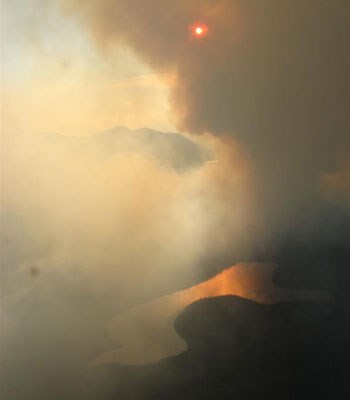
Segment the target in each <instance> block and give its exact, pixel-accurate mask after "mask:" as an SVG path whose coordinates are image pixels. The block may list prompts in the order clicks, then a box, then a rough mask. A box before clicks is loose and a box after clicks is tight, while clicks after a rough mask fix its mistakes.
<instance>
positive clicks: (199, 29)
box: [191, 23, 208, 38]
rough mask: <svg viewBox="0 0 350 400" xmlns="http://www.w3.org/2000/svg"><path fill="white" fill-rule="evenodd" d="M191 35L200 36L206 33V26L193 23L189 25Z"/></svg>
mask: <svg viewBox="0 0 350 400" xmlns="http://www.w3.org/2000/svg"><path fill="white" fill-rule="evenodd" d="M191 30H192V35H193V36H194V37H197V38H200V37H203V36H206V35H207V34H208V27H207V25H204V24H198V23H197V24H194V25H192V27H191Z"/></svg>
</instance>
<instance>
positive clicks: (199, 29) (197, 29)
mask: <svg viewBox="0 0 350 400" xmlns="http://www.w3.org/2000/svg"><path fill="white" fill-rule="evenodd" d="M195 32H196V35H201V34H202V33H203V28H202V27H200V26H198V27H197V28H196V30H195Z"/></svg>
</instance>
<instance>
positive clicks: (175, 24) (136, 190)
mask: <svg viewBox="0 0 350 400" xmlns="http://www.w3.org/2000/svg"><path fill="white" fill-rule="evenodd" d="M2 8H3V10H2V11H3V16H2V20H3V38H2V61H3V62H2V91H3V95H2V102H3V106H2V117H1V118H2V131H3V139H2V144H3V149H2V164H3V165H2V191H3V196H2V209H1V219H2V236H3V239H2V278H3V279H2V281H3V284H2V288H1V290H2V296H3V302H2V303H3V305H2V310H1V313H2V320H3V321H5V322H3V326H4V327H5V328H4V329H3V333H4V335H3V337H4V339H3V340H4V343H6V348H7V351H6V352H4V365H5V369H6V371H7V372H6V374H7V377H8V379H9V382H10V385H9V387H16V386H17V385H18V379H19V376H22V375H23V373H24V372H23V371H27V370H28V369H29V370H31V372H30V373H29V375H28V376H27V379H26V381H25V383H24V389H23V391H22V392H21V391H19V392H17V394H16V396H17V397H15V399H16V400H19V399H22V398H23V399H24V398H25V399H26V400H27V399H31V398H33V399H34V398H50V399H54V398H56V397H54V396H53V393H56V392H55V390H54V388H55V386H54V385H53V384H52V382H51V381H50V379H52V376H54V375H55V374H56V373H57V371H58V370H65V371H66V372H67V374H66V376H65V377H62V379H63V380H64V382H66V383H67V382H70V381H74V382H75V383H76V385H73V386H74V387H73V386H72V387H71V392H69V393H68V392H66V393H63V394H62V393H61V392H57V393H56V394H55V395H56V396H57V398H60V399H61V398H65V399H70V398H72V399H75V398H79V397H77V395H76V393H77V392H79V390H80V389H79V388H80V386H79V385H80V383H77V382H78V381H79V382H80V381H81V380H83V378H82V376H85V375H84V374H85V372H84V373H83V372H81V373H80V372H76V371H78V370H79V368H76V367H74V368H73V367H72V365H79V366H81V365H88V363H89V362H90V361H91V360H92V359H94V358H96V357H97V356H98V354H100V353H103V352H106V351H108V350H110V348H109V343H107V339H106V337H105V333H104V332H103V328H104V325H105V323H106V322H107V321H108V319H111V318H112V317H114V316H115V314H117V313H118V312H119V311H120V310H123V309H126V308H127V307H129V306H131V305H135V304H137V303H138V302H143V301H146V300H149V299H152V298H155V297H157V296H160V295H165V294H169V293H171V292H174V291H177V290H181V289H185V288H186V287H189V286H191V285H193V284H196V283H198V282H200V281H201V280H203V279H205V278H208V277H210V276H212V275H214V274H215V273H217V272H218V271H220V270H221V269H223V268H229V267H231V265H232V263H236V262H240V261H259V260H260V259H261V257H262V256H264V257H270V256H271V257H272V254H275V252H277V253H278V248H279V246H280V244H281V243H282V242H283V243H285V242H286V241H287V242H288V239H289V238H291V237H293V240H297V241H300V242H307V243H308V245H310V246H311V247H312V246H314V245H315V246H316V247H317V246H319V245H320V243H321V245H322V246H328V245H333V244H339V246H344V245H345V246H346V245H347V243H348V240H349V236H348V235H349V220H350V219H349V218H350V217H349V205H350V161H349V160H350V132H349V129H350V114H349V104H350V52H349V49H348V47H349V27H348V25H349V19H350V3H349V1H347V0H334V1H328V0H308V1H305V0H265V1H261V0H215V1H214V0H148V1H143V0H90V1H83V0H29V1H26V2H22V1H19V0H14V1H8V2H6V3H5V2H4V4H3V5H2ZM197 23H198V24H204V26H205V27H207V29H208V30H207V32H205V35H203V36H201V37H194V36H193V26H194V25H195V24H197ZM115 127H119V128H115ZM121 127H123V128H121ZM145 127H147V128H151V129H153V130H149V129H148V130H147V129H139V130H136V131H135V130H134V129H138V128H145ZM130 129H132V130H130ZM169 131H172V132H175V131H176V132H178V133H179V134H170V133H166V132H169ZM295 238H296V239H295ZM264 261H272V262H273V261H275V260H273V259H271V260H270V259H268V260H264ZM70 326H72V329H71V330H70V329H69V327H70ZM67 327H68V328H67ZM24 332H26V335H25V336H24V335H23V333H24ZM53 332H54V335H53ZM52 335H53V336H54V339H53V341H52V342H50V340H49V337H52ZM63 338H64V339H63ZM82 338H85V339H84V340H82ZM78 340H82V342H83V343H80V345H79V346H78V348H75V343H76V342H77V341H78ZM42 343H45V345H42ZM55 343H56V344H57V343H60V345H62V346H63V347H65V349H66V351H67V352H68V353H69V356H67V355H66V357H65V356H64V355H63V353H62V351H56V349H55ZM58 347H59V346H58ZM18 349H19V350H18ZM34 354H35V355H37V354H39V356H38V357H39V359H40V360H41V362H40V365H41V367H36V368H34V369H32V368H31V366H32V360H33V358H34V357H36V356H34ZM52 360H54V361H52ZM72 360H74V362H73V361H72ZM74 363H76V364H74ZM47 365H50V368H48V369H47V370H49V373H48V375H46V377H47V379H46V380H45V379H44V381H46V383H45V384H42V383H40V379H38V376H39V375H40V374H42V373H43V371H45V369H46V366H47ZM57 368H58V369H57ZM18 371H20V372H18ZM50 374H52V376H51V375H50ZM50 376H51V378H50ZM49 378H50V379H49ZM67 387H69V385H68V386H67ZM67 390H68V389H67ZM69 390H70V389H69ZM76 391H77V392H76ZM6 393H7V392H6ZM8 393H10V394H11V396H12V397H11V398H13V393H12V392H10V391H9V392H8ZM74 393H75V394H74ZM10 394H9V396H10ZM60 396H61V397H60ZM62 396H63V397H62ZM9 398H10V397H9Z"/></svg>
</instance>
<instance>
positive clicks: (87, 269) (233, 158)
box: [0, 128, 255, 400]
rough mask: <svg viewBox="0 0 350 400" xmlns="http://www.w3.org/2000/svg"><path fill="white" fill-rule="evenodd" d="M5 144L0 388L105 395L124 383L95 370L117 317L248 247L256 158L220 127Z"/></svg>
mask: <svg viewBox="0 0 350 400" xmlns="http://www.w3.org/2000/svg"><path fill="white" fill-rule="evenodd" d="M3 143H4V150H3V163H4V164H3V165H4V168H3V171H2V172H3V174H2V187H3V189H4V193H3V196H2V210H1V211H2V215H1V222H2V232H1V233H2V242H1V251H2V254H1V263H2V270H1V278H2V287H1V289H2V293H1V295H2V299H1V308H0V317H1V323H2V327H1V342H2V353H1V362H0V368H1V371H2V372H1V375H2V376H3V377H4V387H3V388H1V391H2V393H4V396H5V398H6V399H16V400H17V399H18V400H20V399H23V398H25V399H31V398H33V399H34V398H37V396H38V395H39V396H44V397H48V398H57V399H59V398H65V399H76V398H86V399H87V398H93V399H94V398H100V396H101V393H102V392H101V389H100V390H99V392H98V393H97V394H96V393H95V394H94V393H92V392H91V391H90V389H89V387H85V385H86V382H89V381H91V382H92V383H91V384H92V385H94V382H95V381H94V379H96V380H97V381H98V382H99V383H98V385H102V386H103V387H105V388H104V389H103V393H104V394H106V392H107V391H108V390H109V389H108V388H109V387H110V385H113V384H114V383H115V378H112V379H109V378H108V376H107V377H105V376H104V372H103V371H102V372H99V371H95V370H94V369H91V368H90V367H89V364H90V363H91V361H92V360H93V359H94V358H96V357H97V356H98V355H99V354H100V353H103V352H106V351H108V350H109V349H112V348H113V347H114V345H113V343H112V342H111V341H110V340H109V338H108V336H107V335H106V331H105V330H104V326H105V324H106V322H107V321H108V320H109V319H111V318H112V317H113V316H115V315H116V314H117V313H119V312H121V311H122V310H125V309H128V307H130V306H132V305H135V304H137V303H141V302H144V301H146V300H149V299H152V298H154V297H157V296H160V295H162V294H166V293H171V292H173V291H176V290H178V289H181V288H185V287H188V286H190V285H191V284H193V283H195V282H198V281H200V280H201V279H203V273H202V272H203V271H202V270H201V266H202V263H203V260H207V259H216V258H220V257H223V256H225V252H226V251H227V249H230V250H231V249H232V242H233V247H234V248H235V249H236V251H237V252H238V251H239V253H240V254H242V255H243V254H244V253H245V254H246V253H247V251H248V248H249V242H250V239H249V237H248V236H249V235H246V234H245V233H244V232H245V227H246V226H247V221H249V220H250V221H251V223H253V220H254V218H253V215H254V209H255V207H254V205H253V201H251V196H250V194H251V182H250V178H249V176H248V174H247V172H246V171H247V167H246V165H245V164H246V161H245V160H244V159H243V158H242V157H241V156H240V155H239V154H238V153H237V152H236V151H235V147H234V146H233V145H232V143H231V144H230V143H224V142H222V141H218V140H217V139H215V138H213V137H212V136H206V137H203V138H202V139H201V143H200V144H198V143H194V142H192V141H191V140H189V139H187V138H185V137H183V136H181V135H177V134H171V133H168V134H167V133H161V132H155V131H152V130H147V129H143V130H142V129H141V130H139V131H130V130H128V129H126V128H116V129H112V130H110V131H107V132H102V133H100V134H98V135H96V136H92V137H84V138H74V137H66V136H63V135H59V134H50V133H48V134H33V135H32V134H22V135H19V134H15V133H14V132H12V133H11V134H6V135H4V140H3ZM180 150H181V157H179V156H178V152H179V151H180ZM213 157H217V158H218V159H219V160H220V162H215V161H217V160H216V158H213ZM228 187H230V188H231V189H230V191H229V192H228V193H227V194H226V193H225V191H226V189H227V188H228ZM131 328H132V327H131ZM131 328H130V329H131ZM145 334H146V335H147V332H146V330H145ZM58 375H59V378H57V376H58ZM107 375H108V374H107ZM57 379H59V381H58V382H57ZM105 380H106V382H105ZM95 395H96V397H94V396H95ZM106 395H107V394H106Z"/></svg>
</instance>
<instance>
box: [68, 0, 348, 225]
mask: <svg viewBox="0 0 350 400" xmlns="http://www.w3.org/2000/svg"><path fill="white" fill-rule="evenodd" d="M63 3H64V6H65V10H66V11H69V12H71V13H74V14H75V15H77V17H78V18H79V19H80V20H81V21H82V22H83V23H84V25H85V26H86V27H87V28H88V30H89V32H90V33H91V34H92V35H93V37H94V39H95V40H96V43H97V44H98V45H99V46H101V48H102V49H103V50H104V51H108V49H109V48H111V47H113V46H115V45H116V44H120V43H126V44H127V45H130V46H132V47H133V48H134V49H135V51H136V52H137V53H138V54H139V55H141V57H143V58H144V60H146V61H147V62H148V63H149V64H150V65H151V66H152V67H154V68H155V69H157V70H160V71H164V70H167V71H168V70H172V71H174V72H175V74H176V77H177V79H176V83H175V84H174V86H173V88H172V93H171V101H172V104H173V109H174V110H175V111H176V113H177V117H178V126H179V128H181V129H184V130H187V131H189V132H192V133H202V132H210V133H213V134H219V135H232V136H233V137H234V138H236V139H237V140H238V141H239V143H240V144H241V146H242V148H246V151H247V152H248V154H250V157H251V162H252V164H253V166H254V168H255V175H256V178H257V179H256V180H257V186H256V189H257V195H258V196H259V197H260V199H261V204H262V211H263V213H264V215H265V217H266V218H268V221H269V224H272V225H273V226H274V229H277V230H278V231H281V230H282V231H284V230H285V226H286V224H287V225H288V226H290V225H293V224H297V225H298V224H299V223H304V222H305V221H304V219H305V218H304V217H301V214H304V213H308V212H309V211H310V208H313V209H315V208H317V207H315V204H316V203H317V202H318V200H317V198H318V197H319V195H320V194H319V192H320V190H319V189H320V180H321V182H323V180H322V179H323V176H324V174H336V173H338V176H341V175H342V174H344V172H339V170H340V167H338V163H340V162H341V160H344V158H347V157H348V155H349V137H350V135H349V126H350V122H349V113H348V105H349V104H350V72H349V71H350V55H349V51H348V38H349V28H348V21H349V17H350V5H349V2H348V1H346V0H344V1H343V0H336V1H332V2H330V1H324V0H322V1H319V0H309V1H302V0H298V1H292V0H282V1H281V0H267V1H259V0H244V1H242V0H220V1H211V0H186V1H169V0H168V1H167V0H166V1H157V0H151V1H147V2H145V1H139V0H104V1H97V0H96V1H90V2H81V1H78V0H63ZM195 21H203V22H204V23H206V24H207V25H208V26H209V35H208V36H207V37H205V38H202V39H201V40H195V39H194V38H192V37H191V35H190V30H189V26H190V25H191V24H193V22H195ZM346 174H347V173H346ZM344 185H346V183H343V186H344ZM340 186H341V185H340ZM326 197H327V196H326ZM343 197H344V195H343ZM345 203H348V197H347V196H346V199H345Z"/></svg>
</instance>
